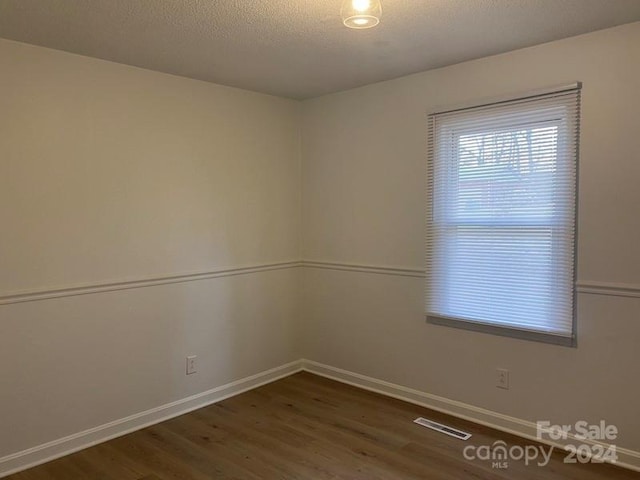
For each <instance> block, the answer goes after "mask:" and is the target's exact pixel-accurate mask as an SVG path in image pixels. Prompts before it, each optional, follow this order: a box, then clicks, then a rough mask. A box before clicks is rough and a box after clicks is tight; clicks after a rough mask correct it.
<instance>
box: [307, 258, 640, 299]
mask: <svg viewBox="0 0 640 480" xmlns="http://www.w3.org/2000/svg"><path fill="white" fill-rule="evenodd" d="M301 265H302V266H303V267H307V268H323V269H327V270H342V271H347V272H360V273H376V274H382V275H396V276H401V277H416V278H425V276H426V274H425V271H424V270H421V269H417V268H407V267H390V266H382V265H356V264H352V263H338V262H322V261H311V260H303V261H302V262H301ZM576 289H577V292H578V293H584V294H592V295H609V296H616V297H640V284H629V283H610V282H595V281H579V282H578V283H577V286H576Z"/></svg>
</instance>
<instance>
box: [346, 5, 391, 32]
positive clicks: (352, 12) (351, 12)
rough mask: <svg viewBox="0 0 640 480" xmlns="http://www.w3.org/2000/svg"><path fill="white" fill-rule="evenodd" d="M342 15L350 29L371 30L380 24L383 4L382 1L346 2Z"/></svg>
mask: <svg viewBox="0 0 640 480" xmlns="http://www.w3.org/2000/svg"><path fill="white" fill-rule="evenodd" d="M340 13H341V14H342V23H344V24H345V26H347V27H349V28H356V29H363V28H371V27H375V26H376V25H378V23H380V17H381V16H382V4H381V3H380V0H344V1H343V2H342V10H341V12H340Z"/></svg>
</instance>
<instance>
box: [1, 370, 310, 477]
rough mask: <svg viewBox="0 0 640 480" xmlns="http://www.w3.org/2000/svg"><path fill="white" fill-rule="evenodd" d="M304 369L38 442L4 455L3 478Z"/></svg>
mask: <svg viewBox="0 0 640 480" xmlns="http://www.w3.org/2000/svg"><path fill="white" fill-rule="evenodd" d="M301 370H302V363H301V361H300V360H296V361H293V362H290V363H287V364H285V365H281V366H279V367H275V368H272V369H270V370H266V371H264V372H260V373H257V374H255V375H251V376H248V377H245V378H242V379H240V380H236V381H234V382H230V383H227V384H225V385H221V386H219V387H216V388H212V389H211V390H207V391H206V392H202V393H198V394H196V395H192V396H190V397H187V398H183V399H180V400H177V401H175V402H171V403H167V404H165V405H161V406H159V407H156V408H152V409H150V410H147V411H144V412H140V413H136V414H134V415H130V416H128V417H125V418H121V419H118V420H114V421H113V422H109V423H105V424H104V425H100V426H98V427H94V428H90V429H88V430H85V431H83V432H79V433H75V434H73V435H69V436H67V437H64V438H60V439H58V440H53V441H51V442H48V443H45V444H42V445H38V446H36V447H33V448H29V449H27V450H23V451H21V452H17V453H14V454H12V455H7V456H5V457H2V458H0V478H2V477H6V476H8V475H11V474H13V473H17V472H20V471H22V470H26V469H28V468H32V467H35V466H37V465H41V464H43V463H46V462H49V461H51V460H55V459H56V458H60V457H63V456H65V455H69V454H71V453H74V452H78V451H80V450H84V449H85V448H89V447H92V446H94V445H97V444H99V443H102V442H106V441H108V440H111V439H113V438H117V437H121V436H122V435H126V434H128V433H131V432H134V431H136V430H140V429H142V428H146V427H148V426H151V425H155V424H156V423H160V422H164V421H165V420H169V419H170V418H174V417H177V416H179V415H183V414H185V413H188V412H191V411H193V410H197V409H199V408H202V407H206V406H207V405H211V404H213V403H216V402H220V401H222V400H225V399H227V398H230V397H233V396H235V395H239V394H241V393H244V392H246V391H249V390H253V389H254V388H258V387H260V386H262V385H266V384H267V383H271V382H275V381H276V380H280V379H281V378H284V377H288V376H289V375H293V374H294V373H297V372H299V371H301Z"/></svg>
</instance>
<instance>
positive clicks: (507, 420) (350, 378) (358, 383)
mask: <svg viewBox="0 0 640 480" xmlns="http://www.w3.org/2000/svg"><path fill="white" fill-rule="evenodd" d="M302 369H303V370H305V371H307V372H310V373H313V374H316V375H320V376H322V377H326V378H330V379H332V380H337V381H339V382H342V383H347V384H349V385H353V386H355V387H359V388H363V389H365V390H369V391H372V392H376V393H380V394H382V395H386V396H388V397H393V398H397V399H399V400H404V401H406V402H409V403H413V404H414V405H420V406H422V407H426V408H429V409H431V410H436V411H438V412H441V413H445V414H447V415H451V416H454V417H457V418H461V419H464V420H468V421H470V422H473V423H478V424H480V425H484V426H487V427H490V428H494V429H496V430H500V431H502V432H506V433H510V434H512V435H517V436H518V437H523V438H526V439H528V440H533V441H536V442H541V443H545V444H547V445H551V446H554V447H557V448H561V449H564V448H565V447H564V446H565V445H567V444H581V443H589V444H591V445H596V444H598V445H601V446H603V447H604V448H605V449H606V448H607V447H609V446H610V445H608V444H604V443H600V442H593V441H585V440H578V439H576V438H575V437H574V436H572V435H570V436H569V438H568V439H567V440H560V441H557V442H554V441H551V440H546V439H545V440H539V439H538V438H537V437H536V433H537V428H536V424H535V423H534V422H530V421H527V420H522V419H520V418H515V417H509V416H507V415H502V414H501V413H497V412H493V411H491V410H486V409H484V408H479V407H475V406H473V405H469V404H466V403H462V402H458V401H455V400H450V399H448V398H444V397H439V396H437V395H432V394H429V393H425V392H421V391H418V390H414V389H412V388H408V387H403V386H401V385H396V384H393V383H390V382H385V381H383V380H378V379H376V378H372V377H367V376H365V375H361V374H359V373H354V372H350V371H348V370H343V369H341V368H336V367H332V366H329V365H324V364H322V363H318V362H314V361H312V360H302ZM616 453H617V455H618V461H617V462H616V465H617V466H619V467H623V468H627V469H629V470H634V471H637V472H640V452H636V451H634V450H629V449H625V448H620V447H616Z"/></svg>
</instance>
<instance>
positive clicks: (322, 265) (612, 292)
mask: <svg viewBox="0 0 640 480" xmlns="http://www.w3.org/2000/svg"><path fill="white" fill-rule="evenodd" d="M297 267H306V268H316V269H325V270H337V271H346V272H358V273H369V274H377V275H392V276H399V277H413V278H425V271H424V270H421V269H418V268H407V267H392V266H387V265H362V264H354V263H339V262H323V261H315V260H302V261H299V260H290V261H285V262H275V263H265V264H257V265H249V266H243V267H224V268H219V269H213V270H209V271H204V272H193V273H182V274H170V275H160V276H156V277H146V278H139V279H131V280H122V281H116V282H108V283H91V284H81V285H71V286H65V287H54V288H48V289H39V290H26V291H21V292H9V293H4V294H0V306H1V305H10V304H13V303H24V302H36V301H40V300H48V299H52V298H62V297H74V296H78V295H89V294H95V293H104V292H114V291H118V290H130V289H133V288H144V287H153V286H156V285H168V284H172V283H184V282H194V281H198V280H208V279H211V278H219V277H230V276H233V275H247V274H251V273H259V272H268V271H271V270H283V269H286V268H297ZM577 292H578V293H582V294H590V295H607V296H615V297H634V298H640V284H625V283H610V282H595V281H581V282H578V284H577Z"/></svg>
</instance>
